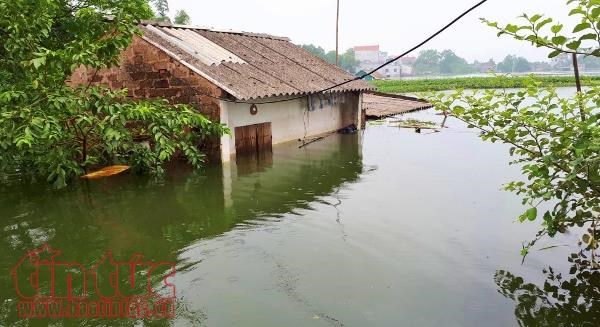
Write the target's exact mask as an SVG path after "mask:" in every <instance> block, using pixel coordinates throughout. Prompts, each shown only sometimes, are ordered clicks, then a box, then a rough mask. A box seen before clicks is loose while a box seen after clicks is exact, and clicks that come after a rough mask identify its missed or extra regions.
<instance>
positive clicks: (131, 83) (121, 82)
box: [70, 37, 224, 159]
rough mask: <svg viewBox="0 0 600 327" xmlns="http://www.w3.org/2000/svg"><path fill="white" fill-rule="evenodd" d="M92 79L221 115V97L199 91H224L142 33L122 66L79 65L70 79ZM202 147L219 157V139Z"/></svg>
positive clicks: (214, 117) (80, 81)
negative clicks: (149, 41) (96, 69)
mask: <svg viewBox="0 0 600 327" xmlns="http://www.w3.org/2000/svg"><path fill="white" fill-rule="evenodd" d="M90 80H91V81H92V84H93V85H94V84H95V85H98V84H100V85H107V86H108V87H110V88H115V89H117V88H127V89H128V92H129V96H131V97H133V98H137V99H151V98H164V99H167V100H168V101H169V102H170V103H173V104H176V103H185V104H190V105H192V106H194V107H195V108H196V109H197V110H198V111H199V112H200V113H202V114H204V115H205V116H206V117H208V118H209V119H211V120H213V121H215V122H218V121H219V119H220V107H219V101H218V100H216V99H213V98H211V97H207V96H205V95H200V94H209V95H211V96H214V97H223V96H224V92H223V91H222V90H221V89H220V88H218V87H217V86H215V85H214V84H212V83H211V82H209V81H208V80H206V79H205V78H203V77H201V76H200V75H198V74H196V73H195V72H193V71H192V70H191V69H189V68H187V67H186V66H184V65H182V64H180V63H179V62H177V61H176V60H174V59H173V58H171V57H170V56H168V55H167V54H165V53H164V52H162V51H161V50H160V49H158V48H156V47H154V46H153V45H151V44H150V43H148V42H146V41H145V40H143V39H142V38H140V37H134V39H133V41H132V44H131V46H130V47H129V48H128V49H127V50H125V51H124V52H123V54H122V55H121V63H120V66H118V67H112V68H109V69H102V70H99V71H97V72H96V71H95V70H94V69H88V68H85V67H80V68H78V69H77V70H76V71H75V72H74V73H73V76H72V77H71V81H70V83H71V84H73V85H77V84H87V83H89V82H90ZM200 147H201V148H203V149H204V150H205V151H207V152H208V153H209V157H210V158H212V159H214V158H219V157H220V141H219V140H218V139H216V138H215V139H214V140H209V141H208V142H206V143H205V144H202V145H200Z"/></svg>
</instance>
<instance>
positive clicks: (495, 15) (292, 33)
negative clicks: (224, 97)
mask: <svg viewBox="0 0 600 327" xmlns="http://www.w3.org/2000/svg"><path fill="white" fill-rule="evenodd" d="M476 2H478V0H420V1H414V0H410V1H409V0H395V1H394V0H369V1H364V0H362V1H361V0H340V51H343V50H345V49H348V48H351V47H353V46H356V45H374V44H379V45H380V46H381V49H382V51H387V52H388V53H389V54H390V55H394V54H400V53H402V52H404V51H406V50H408V49H409V48H411V47H413V46H414V45H416V44H418V43H419V42H421V41H422V40H423V39H425V38H427V37H428V36H429V35H430V34H432V33H433V32H435V31H436V30H438V29H439V28H441V27H442V26H444V25H445V24H447V23H448V22H449V21H451V20H452V19H454V18H455V17H456V16H458V15H459V14H460V13H462V12H463V11H465V10H466V9H468V8H469V7H471V6H472V5H474V4H475V3H476ZM169 9H170V15H171V17H172V16H174V15H175V12H176V11H177V10H179V9H184V10H186V12H188V14H189V15H190V16H191V18H192V24H193V25H199V26H205V27H211V28H216V29H227V30H228V29H231V30H238V31H239V30H241V31H248V32H256V33H267V34H272V35H277V36H286V37H289V38H290V39H291V40H292V42H294V43H296V44H308V43H312V44H315V45H319V46H322V47H323V48H325V49H326V50H333V49H335V16H336V0H302V1H291V0H218V1H203V0H170V1H169ZM568 11H569V9H568V7H567V5H566V0H489V1H488V2H487V3H485V4H484V5H483V6H482V7H479V9H477V10H476V11H474V12H472V13H471V14H469V15H468V16H466V17H465V18H463V19H462V20H461V21H459V22H458V23H457V24H456V25H454V26H453V27H451V28H450V29H449V30H447V31H446V32H444V33H443V34H441V35H440V36H438V37H437V38H436V39H434V40H433V41H431V42H430V43H428V44H427V45H425V46H424V47H423V48H422V49H438V50H444V49H451V50H453V51H454V52H456V54H458V55H459V56H461V57H464V58H466V59H467V60H469V61H473V60H475V59H477V60H480V61H484V60H488V59H490V58H493V59H494V60H496V61H501V60H502V59H503V58H504V57H505V56H506V55H508V54H517V55H520V56H523V57H525V58H527V59H529V60H532V61H538V60H547V54H548V53H549V51H547V50H544V49H537V48H534V47H532V46H531V45H530V44H527V43H523V42H519V41H516V40H512V39H511V38H509V37H507V36H504V37H501V38H498V37H497V36H496V32H494V30H493V29H491V28H490V27H488V26H486V25H485V24H483V23H482V22H480V20H479V19H480V18H481V17H485V18H487V19H490V20H494V21H498V22H501V23H503V24H505V23H513V22H515V21H518V19H517V16H519V15H522V14H523V13H528V14H536V13H540V14H542V13H543V14H546V15H547V16H550V17H553V18H556V19H557V20H558V21H560V22H562V23H566V24H567V26H574V25H571V23H572V21H571V20H569V17H568V16H567V13H568ZM417 54H418V53H413V54H411V55H415V56H416V55H417Z"/></svg>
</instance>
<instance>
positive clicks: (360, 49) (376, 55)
mask: <svg viewBox="0 0 600 327" xmlns="http://www.w3.org/2000/svg"><path fill="white" fill-rule="evenodd" d="M354 56H355V58H356V59H357V60H358V61H360V62H372V63H377V62H382V61H385V59H386V58H387V53H385V52H381V51H380V50H379V45H362V46H356V47H354Z"/></svg>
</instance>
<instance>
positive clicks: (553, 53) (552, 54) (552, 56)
mask: <svg viewBox="0 0 600 327" xmlns="http://www.w3.org/2000/svg"><path fill="white" fill-rule="evenodd" d="M561 53H562V51H560V50H554V51H552V52H550V54H549V55H548V58H554V57H557V56H558V55H560V54H561Z"/></svg>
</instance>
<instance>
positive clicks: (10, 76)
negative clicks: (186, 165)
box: [0, 0, 225, 187]
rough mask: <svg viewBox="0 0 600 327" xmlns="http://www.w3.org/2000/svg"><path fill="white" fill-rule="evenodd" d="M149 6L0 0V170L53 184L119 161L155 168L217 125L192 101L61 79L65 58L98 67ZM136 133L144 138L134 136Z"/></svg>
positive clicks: (195, 159)
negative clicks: (139, 97) (137, 95)
mask: <svg viewBox="0 0 600 327" xmlns="http://www.w3.org/2000/svg"><path fill="white" fill-rule="evenodd" d="M151 16H152V12H151V10H150V7H149V6H148V4H147V2H146V1H145V0H85V1H64V0H46V1H30V0H15V1H2V2H0V35H1V36H2V42H1V43H0V58H1V59H0V75H1V76H3V79H2V82H1V83H0V175H1V176H2V177H4V176H7V175H11V174H14V173H15V172H19V173H20V174H21V175H22V176H31V177H32V178H36V177H42V178H44V179H46V180H47V181H48V182H51V183H53V184H54V185H55V186H56V187H63V186H65V185H66V183H67V181H68V180H69V179H70V178H73V177H75V176H78V175H81V174H82V173H84V172H85V171H86V170H87V169H88V168H90V167H95V166H100V165H107V164H114V163H124V164H129V165H132V166H134V167H135V168H136V169H138V170H140V171H151V172H154V173H161V172H162V171H163V168H162V166H163V164H164V163H166V162H167V161H169V160H171V159H172V158H174V157H175V156H177V155H179V154H180V155H182V156H184V157H186V158H187V159H188V161H189V162H190V163H191V164H192V165H193V166H194V167H200V166H201V164H202V160H203V155H202V154H201V153H200V152H199V151H198V149H197V148H196V145H197V144H198V142H200V141H201V140H202V139H203V138H206V137H210V136H213V135H216V136H218V135H221V134H222V133H223V132H225V130H224V128H223V127H222V126H221V125H220V124H216V123H213V122H211V121H209V120H208V119H207V118H205V117H203V116H202V115H200V114H198V113H196V112H195V111H194V109H193V108H191V107H189V106H184V105H176V106H173V105H169V104H168V103H167V102H166V101H160V100H157V101H134V100H132V99H129V98H128V97H127V96H126V95H127V92H126V90H108V89H106V88H102V87H94V86H92V85H83V86H79V87H69V86H67V83H66V82H67V80H68V79H69V78H70V77H71V75H72V72H73V70H74V69H75V68H77V67H80V66H87V67H90V68H91V69H96V70H97V69H102V68H106V67H110V66H112V65H115V64H117V63H118V60H119V55H120V54H121V52H122V51H123V50H124V49H126V48H127V47H128V46H129V44H130V42H131V39H132V37H133V36H134V35H135V34H136V33H138V32H139V30H138V28H137V25H138V23H139V21H140V20H141V19H147V18H149V17H151ZM140 139H143V140H146V141H147V142H148V143H147V144H149V145H150V146H146V145H144V144H143V143H141V142H139V140H140Z"/></svg>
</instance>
